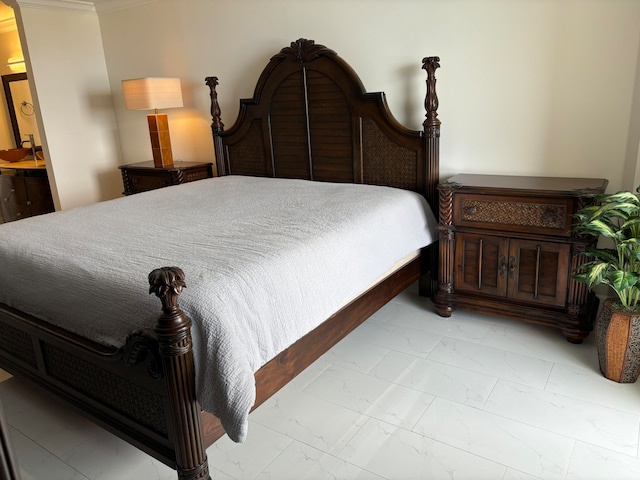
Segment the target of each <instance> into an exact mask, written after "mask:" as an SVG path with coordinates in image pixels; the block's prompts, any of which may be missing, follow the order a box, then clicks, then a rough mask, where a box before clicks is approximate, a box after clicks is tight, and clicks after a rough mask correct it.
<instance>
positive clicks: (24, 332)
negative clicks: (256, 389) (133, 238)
mask: <svg viewBox="0 0 640 480" xmlns="http://www.w3.org/2000/svg"><path fill="white" fill-rule="evenodd" d="M149 283H150V290H149V293H155V294H156V295H157V296H158V297H159V298H160V299H161V301H162V308H163V314H162V315H161V316H160V318H159V319H158V321H157V323H156V325H155V326H154V328H153V329H144V330H138V331H136V332H133V333H132V334H131V335H130V336H129V338H128V339H127V342H126V345H125V346H124V347H123V348H120V349H116V348H109V347H105V346H103V345H100V344H97V343H95V342H91V341H89V340H87V339H85V338H82V337H80V336H78V335H75V334H73V333H71V332H68V331H66V330H63V329H60V328H58V327H55V326H53V325H51V324H48V323H46V322H43V321H42V320H39V319H37V318H35V317H32V316H29V315H26V314H25V313H23V312H20V311H18V310H16V309H13V308H11V307H9V306H7V305H3V304H0V367H1V368H3V369H5V370H7V371H8V372H10V373H11V374H13V375H16V376H20V377H22V378H25V379H27V380H29V381H31V382H32V383H34V384H35V385H36V386H38V387H41V388H42V389H44V390H46V391H48V392H52V393H53V394H54V395H56V396H57V397H60V398H62V399H64V400H65V401H67V402H68V403H69V404H71V405H72V406H74V407H76V408H78V409H79V410H80V411H81V412H82V413H83V414H84V415H85V416H87V417H88V418H90V419H91V420H92V421H94V422H95V423H97V424H99V425H101V426H102V427H104V428H105V429H107V430H109V431H111V432H112V433H114V434H116V435H118V436H119V437H121V438H123V439H124V440H125V441H127V442H129V443H131V444H132V445H135V446H136V447H138V448H140V449H141V450H143V451H144V452H146V453H148V454H149V455H151V456H153V457H155V458H157V459H158V460H160V461H161V462H163V463H165V464H166V465H168V466H170V467H171V468H174V469H175V470H177V472H178V478H180V479H185V480H187V479H189V480H201V479H202V480H207V479H209V478H210V476H209V468H208V463H207V458H206V453H205V448H206V447H205V445H204V441H203V434H202V423H201V417H200V407H199V404H198V402H197V400H196V397H195V375H194V364H193V353H192V351H191V333H190V326H191V321H190V320H189V319H188V318H187V317H186V316H185V315H184V313H183V312H182V311H181V310H180V308H179V307H178V305H177V299H178V295H179V294H180V292H181V291H182V288H184V274H183V273H182V271H181V270H180V269H179V268H176V267H169V268H161V269H158V270H154V271H153V272H151V274H150V275H149Z"/></svg>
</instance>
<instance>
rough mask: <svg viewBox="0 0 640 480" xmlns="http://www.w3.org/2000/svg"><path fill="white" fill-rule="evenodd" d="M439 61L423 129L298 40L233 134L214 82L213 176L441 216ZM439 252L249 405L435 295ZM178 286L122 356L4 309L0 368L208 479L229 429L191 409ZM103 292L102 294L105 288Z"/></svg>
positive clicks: (272, 380) (306, 351)
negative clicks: (355, 186) (396, 195)
mask: <svg viewBox="0 0 640 480" xmlns="http://www.w3.org/2000/svg"><path fill="white" fill-rule="evenodd" d="M438 62H439V59H438V58H437V57H428V58H425V59H424V60H423V65H422V68H423V69H425V70H426V72H427V80H426V85H427V89H426V91H427V93H426V100H425V109H426V119H425V121H424V124H423V125H424V129H423V131H412V130H409V129H407V128H405V127H404V126H402V125H401V124H399V123H398V122H397V121H396V120H395V119H394V118H393V116H392V115H391V114H390V112H389V109H388V107H387V104H386V100H385V97H384V94H382V93H366V91H365V89H364V87H363V85H362V83H361V81H360V79H359V78H358V76H357V75H356V73H355V72H354V71H353V70H352V69H351V67H350V66H349V65H348V64H347V63H346V62H345V61H344V60H343V59H342V58H340V57H339V56H338V55H337V54H336V53H335V52H334V51H332V50H330V49H328V48H326V47H325V46H322V45H318V44H315V43H314V42H313V41H311V40H306V39H299V40H297V41H295V42H293V43H291V45H290V46H288V47H286V48H283V49H282V50H281V51H280V52H279V53H278V54H276V55H275V56H274V57H272V58H271V60H270V62H269V63H268V65H267V66H266V68H265V69H264V71H263V73H262V75H261V76H260V78H259V80H258V82H257V85H256V88H255V93H254V95H253V98H251V99H246V100H241V101H240V114H239V116H238V119H237V120H236V122H235V124H234V125H233V126H232V127H231V128H229V129H228V130H225V129H224V126H223V124H222V121H221V113H220V108H219V105H218V101H217V91H216V86H217V85H218V79H217V78H216V77H208V78H207V79H206V84H207V85H208V86H209V89H210V95H211V114H212V117H213V121H212V132H213V141H214V147H215V154H216V166H217V171H218V175H221V176H222V175H230V174H235V175H251V176H268V177H282V178H299V179H308V180H316V181H332V182H349V183H367V184H375V185H387V186H393V187H398V188H402V189H408V190H412V191H415V192H419V193H420V194H422V195H424V196H425V197H426V199H427V201H428V202H429V204H430V206H431V208H432V210H433V212H434V213H436V214H437V212H438V205H437V202H438V195H437V190H436V185H437V183H438V162H439V160H438V156H439V148H438V142H439V136H440V121H439V120H438V118H437V107H438V100H437V96H436V91H435V84H436V80H435V75H434V74H435V70H436V69H437V68H438V67H439V64H438ZM0 228H1V227H0ZM435 245H437V243H436V244H434V246H432V247H429V248H427V249H424V251H423V252H422V253H421V254H420V255H419V256H418V257H417V258H416V259H414V260H412V261H411V262H410V263H408V264H406V265H404V266H403V267H401V268H400V269H399V270H396V271H394V272H392V273H391V274H389V275H388V276H387V277H385V278H384V279H382V280H381V281H380V282H379V283H377V284H376V285H374V286H373V287H371V288H370V289H369V290H367V291H366V292H363V293H362V294H361V295H360V296H359V297H358V298H357V299H355V300H354V301H353V302H351V303H350V304H348V305H347V306H346V307H344V308H342V309H341V310H340V311H338V312H336V313H335V314H334V315H332V316H331V317H330V318H329V319H327V320H326V321H325V322H324V323H322V324H321V325H320V326H319V327H317V328H316V329H315V330H313V331H312V332H311V333H309V334H307V335H306V336H304V337H302V338H301V339H299V340H298V341H297V342H296V343H295V344H293V345H292V346H291V347H289V348H288V349H286V350H285V351H283V352H281V353H280V354H279V355H277V356H276V357H275V358H273V359H272V360H271V361H270V362H268V363H267V364H266V365H264V366H263V367H262V368H261V369H260V370H259V371H258V372H257V373H256V375H255V379H256V385H257V400H256V404H255V406H256V407H257V406H258V405H260V404H261V403H263V402H264V401H265V400H266V399H267V398H269V397H270V396H271V395H272V394H274V393H275V392H276V391H277V390H279V389H280V388H281V387H282V386H283V385H285V384H286V383H287V382H289V381H290V380H291V379H292V378H294V377H295V376H296V375H297V374H298V373H300V372H301V371H302V370H303V369H304V368H306V367H307V366H308V365H309V364H311V363H312V362H313V361H314V360H316V359H317V358H318V357H319V356H320V355H321V354H322V353H324V352H325V351H327V350H328V349H329V348H331V347H332V346H333V345H335V344H336V343H337V342H338V341H339V340H340V339H342V338H343V337H344V336H345V335H347V334H348V333H349V332H351V331H352V330H353V329H354V328H356V327H357V326H358V325H359V324H360V323H361V322H363V321H364V320H365V319H366V318H368V317H369V316H370V315H371V314H373V313H374V312H375V311H377V310H378V309H379V308H380V307H382V306H383V305H384V304H385V303H387V302H388V301H389V300H391V299H392V298H393V297H394V296H396V295H397V294H398V293H400V292H401V291H402V290H404V289H406V288H407V287H408V286H409V285H411V284H412V283H414V282H416V281H417V280H420V292H421V294H423V295H428V294H430V292H431V291H432V290H433V289H432V284H433V281H434V280H435V279H436V278H437V277H436V275H435V265H436V264H437V252H435V251H434V249H435ZM185 282H187V283H188V279H186V280H185V278H184V274H183V273H182V271H181V270H180V269H179V268H177V267H163V268H159V269H157V270H154V271H153V272H151V273H150V275H149V283H150V287H149V292H150V293H154V294H156V295H157V296H158V297H159V298H160V300H161V302H162V313H161V314H160V316H159V318H158V321H157V324H156V326H155V327H154V328H153V329H141V330H138V331H135V332H132V333H131V334H130V335H129V337H128V339H127V342H126V344H125V345H123V346H122V347H120V348H109V347H105V346H103V345H101V344H98V343H96V342H93V341H90V340H87V339H86V338H82V337H80V336H78V335H76V334H73V333H71V332H68V331H66V330H63V329H61V328H59V327H55V326H52V325H51V324H49V323H46V322H44V321H42V320H40V319H38V318H34V317H32V316H30V315H27V314H25V313H23V312H21V311H18V310H16V309H14V308H11V307H9V306H7V305H4V304H0V323H1V326H0V366H1V367H2V368H4V369H5V370H7V371H9V372H10V373H12V374H13V375H16V376H19V377H22V378H25V379H28V380H30V381H32V382H34V383H35V384H37V385H39V386H41V387H43V388H44V389H46V390H47V391H49V392H52V393H54V394H55V395H57V396H59V397H61V398H63V399H65V400H67V401H68V402H69V403H70V404H71V405H73V406H75V407H77V408H79V409H80V410H81V411H82V412H83V413H84V414H86V415H87V416H88V417H89V418H91V419H92V420H93V421H95V422H96V423H98V424H100V425H102V426H103V427H105V428H107V429H108V430H110V431H112V432H113V433H115V434H117V435H118V436H120V437H122V438H123V439H125V440H127V441H128V442H130V443H131V444H133V445H135V446H137V447H139V448H140V449H142V450H143V451H145V452H147V453H149V454H150V455H152V456H154V457H155V458H157V459H159V460H161V461H162V462H164V463H166V464H167V465H169V466H170V467H172V468H174V469H176V470H177V472H178V477H179V478H180V479H206V478H210V477H209V469H208V464H207V458H206V453H205V449H206V448H207V446H209V445H210V444H212V443H213V442H214V441H215V440H216V439H217V438H219V437H220V436H222V435H223V434H224V431H223V429H222V427H221V425H220V423H219V422H218V420H217V419H216V417H214V416H213V415H210V414H208V413H205V412H201V409H200V407H199V404H198V402H197V399H196V398H195V379H194V377H195V375H194V361H193V352H192V350H191V335H190V320H189V318H187V317H186V315H185V314H184V313H183V312H182V311H181V310H180V308H179V306H178V296H179V295H180V293H181V291H182V289H183V287H184V286H185ZM104 288H105V289H109V288H110V284H109V279H108V278H105V279H104ZM254 408H255V407H254Z"/></svg>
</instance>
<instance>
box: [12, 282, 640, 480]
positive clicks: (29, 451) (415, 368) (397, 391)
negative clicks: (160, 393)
mask: <svg viewBox="0 0 640 480" xmlns="http://www.w3.org/2000/svg"><path fill="white" fill-rule="evenodd" d="M2 379H3V380H4V381H3V382H2V383H0V399H1V400H2V403H3V406H4V410H5V414H6V417H7V421H8V423H9V425H10V433H11V435H12V439H13V443H14V447H15V451H16V456H17V460H18V463H19V467H20V470H21V474H22V478H23V480H27V479H34V480H56V479H60V480H87V479H90V480H108V479H109V480H111V479H112V480H123V479H124V480H128V479H171V480H174V479H175V478H176V474H175V472H174V471H172V470H170V469H169V468H168V467H166V466H164V465H162V464H160V463H159V462H157V461H155V460H153V459H151V458H150V457H149V456H147V455H145V454H143V453H141V452H139V451H138V450H137V449H136V448H134V447H131V446H130V445H128V444H127V443H125V442H123V441H121V440H120V439H118V438H116V437H115V436H113V435H111V434H110V433H108V432H106V431H104V430H103V429H101V428H100V427H98V426H96V425H94V424H92V423H90V422H89V421H87V420H85V419H84V418H83V417H81V416H79V415H78V414H77V413H75V412H74V411H72V410H70V409H68V408H66V407H65V406H63V405H62V404H61V403H58V402H57V401H52V400H51V399H49V398H45V397H43V396H42V395H41V394H39V393H38V392H37V391H36V390H33V389H32V388H31V387H30V386H28V385H27V384H25V383H23V382H21V381H19V380H18V379H15V378H11V377H10V376H9V375H5V376H4V377H2ZM250 422H251V423H250V432H249V438H248V440H247V442H246V443H244V444H241V445H239V444H234V443H233V442H231V441H229V440H228V438H226V437H224V438H222V439H221V440H219V441H218V442H216V443H215V444H214V445H213V446H211V447H210V448H209V449H208V451H207V454H208V457H209V464H210V466H211V469H212V473H213V478H217V479H221V480H229V479H260V480H281V479H296V480H298V479H344V480H347V479H349V480H350V479H376V480H382V479H473V480H477V479H502V480H516V479H517V480H533V479H566V480H589V479H593V480H602V479H616V480H621V479H637V478H640V456H639V432H640V385H638V384H631V385H620V384H617V383H614V382H611V381H608V380H606V379H604V378H603V377H602V376H601V374H600V373H599V371H598V367H597V358H596V352H595V345H594V339H593V336H591V337H589V338H588V339H587V340H586V341H585V342H584V343H583V344H582V345H572V344H570V343H568V342H567V341H566V340H565V339H564V337H563V336H562V335H561V334H560V332H559V331H557V330H554V329H551V328H546V327H541V326H536V325H528V324H525V323H522V322H518V321H514V320H508V319H501V318H497V317H491V316H486V315H480V314H477V313H471V312H464V311H458V312H455V313H454V315H453V316H452V317H451V318H449V319H443V318H440V317H438V316H437V315H436V314H435V313H434V312H433V307H432V305H431V303H430V301H429V300H428V299H423V298H420V297H418V296H417V294H416V289H415V288H411V289H409V290H408V291H406V292H404V293H402V294H401V295H399V296H398V297H397V298H395V299H394V300H393V301H392V302H391V303H389V304H388V305H387V306H386V307H385V308H383V309H382V310H381V311H380V312H378V313H377V314H376V315H374V316H373V317H372V318H370V319H369V320H368V321H367V322H365V323H364V324H363V325H362V326H361V327H360V328H358V329H357V330H356V331H355V332H353V333H352V334H351V335H349V336H348V337H347V338H346V339H345V340H343V341H342V342H341V343H340V344H338V345H337V346H336V347H334V348H333V349H332V350H331V351H329V352H328V353H326V354H325V355H324V356H323V357H322V358H320V359H319V360H318V361H317V362H316V363H315V364H313V365H312V366H311V367H309V368H308V369H307V370H306V371H305V372H303V373H302V375H300V376H299V377H298V378H297V379H295V380H294V381H293V382H292V383H290V384H289V385H287V386H286V387H285V388H284V389H283V390H282V391H280V392H279V393H278V394H277V395H275V396H274V397H273V398H272V399H270V400H269V401H268V402H267V403H266V404H264V405H263V406H261V407H260V408H258V409H257V410H256V411H255V412H254V413H252V414H251V417H250Z"/></svg>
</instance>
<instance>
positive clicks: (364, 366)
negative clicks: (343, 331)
mask: <svg viewBox="0 0 640 480" xmlns="http://www.w3.org/2000/svg"><path fill="white" fill-rule="evenodd" d="M388 352H389V349H388V348H385V347H381V346H379V345H374V344H371V343H368V342H366V341H365V340H364V337H363V336H361V335H359V330H356V331H355V332H353V333H352V334H350V335H348V336H347V337H345V338H344V339H343V340H342V341H340V342H339V343H338V344H337V345H335V346H334V347H333V348H332V349H331V350H329V351H328V352H327V353H325V354H324V355H322V357H320V358H319V359H318V360H317V361H316V362H315V363H314V365H315V364H316V363H321V364H322V365H324V366H325V367H326V366H328V365H332V364H333V365H341V366H343V367H346V368H349V369H351V370H354V371H356V372H362V373H367V372H369V371H370V370H371V369H372V368H373V367H374V366H375V365H376V364H377V363H378V362H379V361H380V360H381V359H382V358H383V357H384V356H385V355H386V354H387V353H388Z"/></svg>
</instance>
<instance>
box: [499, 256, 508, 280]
mask: <svg viewBox="0 0 640 480" xmlns="http://www.w3.org/2000/svg"><path fill="white" fill-rule="evenodd" d="M498 272H499V273H500V277H501V278H504V276H505V275H506V274H507V257H502V258H501V259H500V267H499V268H498Z"/></svg>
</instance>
